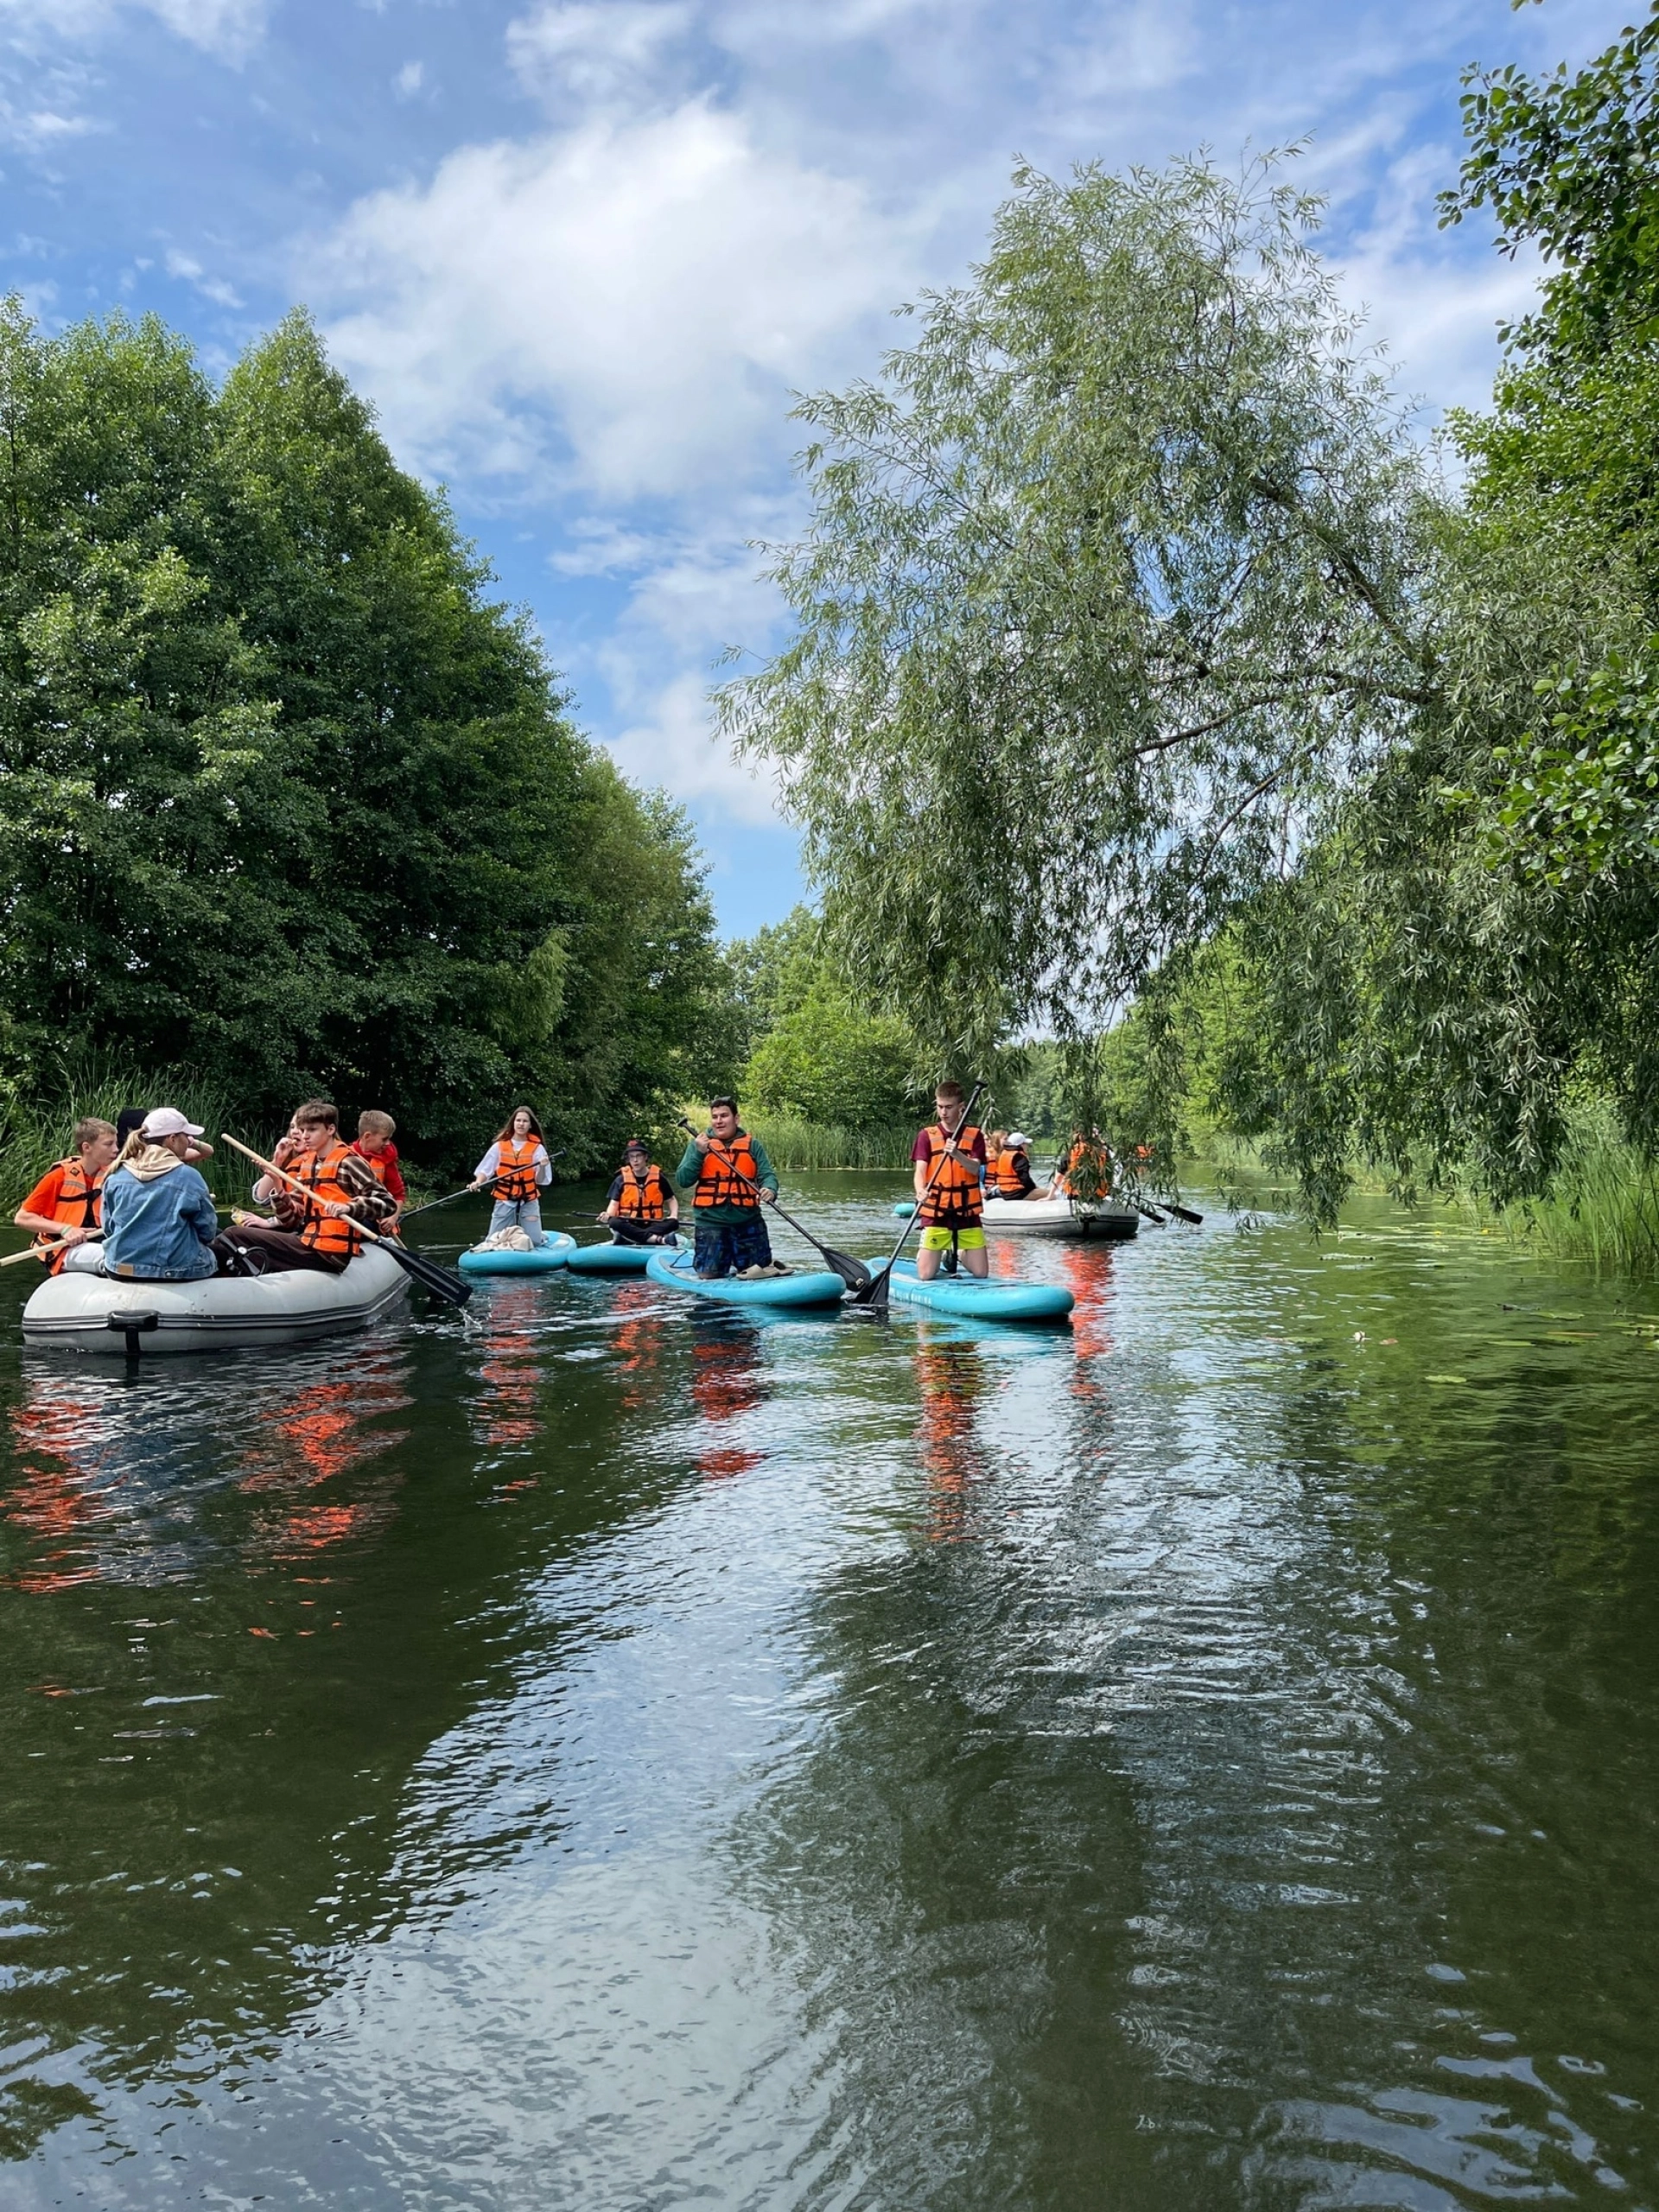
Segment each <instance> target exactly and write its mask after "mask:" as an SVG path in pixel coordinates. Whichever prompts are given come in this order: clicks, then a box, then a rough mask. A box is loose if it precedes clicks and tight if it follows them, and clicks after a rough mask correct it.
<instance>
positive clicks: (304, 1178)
mask: <svg viewBox="0 0 1659 2212" xmlns="http://www.w3.org/2000/svg"><path fill="white" fill-rule="evenodd" d="M350 1150H351V1147H350V1145H348V1144H341V1143H340V1142H339V1141H338V1140H336V1141H335V1142H334V1144H333V1145H332V1146H331V1147H329V1149H328V1150H327V1152H308V1153H306V1154H303V1155H302V1158H300V1159H298V1160H296V1161H295V1162H294V1165H293V1166H291V1167H290V1168H289V1171H288V1172H289V1174H290V1175H291V1176H293V1178H294V1179H295V1180H296V1182H299V1183H303V1184H304V1185H305V1187H306V1190H307V1191H308V1192H309V1194H310V1195H311V1196H312V1197H313V1198H315V1199H316V1200H317V1201H318V1202H319V1204H321V1205H335V1206H348V1205H352V1204H353V1202H354V1200H355V1198H356V1195H357V1194H356V1192H353V1191H348V1190H347V1189H346V1185H344V1184H343V1183H342V1182H341V1181H340V1162H341V1160H344V1159H345V1158H346V1154H348V1153H349V1152H350ZM359 1157H360V1155H359ZM300 1242H301V1243H302V1244H308V1245H309V1246H310V1248H311V1249H312V1250H313V1251H314V1252H326V1253H327V1254H328V1255H329V1256H330V1258H332V1259H336V1260H350V1259H353V1258H354V1257H355V1256H356V1255H357V1254H358V1253H359V1252H360V1251H361V1250H362V1249H363V1246H362V1240H361V1239H360V1238H359V1236H358V1234H357V1232H356V1230H354V1229H353V1226H352V1224H351V1223H350V1222H349V1221H341V1220H340V1218H339V1217H337V1216H336V1215H334V1214H327V1213H320V1212H319V1211H317V1209H316V1207H315V1206H309V1207H308V1208H307V1209H306V1223H305V1227H304V1228H303V1229H302V1230H301V1231H300Z"/></svg>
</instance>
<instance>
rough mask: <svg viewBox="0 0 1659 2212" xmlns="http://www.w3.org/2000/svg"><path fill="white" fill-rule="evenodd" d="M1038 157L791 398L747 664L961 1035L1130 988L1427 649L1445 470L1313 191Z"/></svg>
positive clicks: (872, 912)
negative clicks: (867, 348) (766, 569)
mask: <svg viewBox="0 0 1659 2212" xmlns="http://www.w3.org/2000/svg"><path fill="white" fill-rule="evenodd" d="M1016 182H1017V189H1016V192H1015V194H1014V198H1013V199H1012V200H1010V201H1009V202H1008V203H1007V205H1006V206H1005V207H1003V208H1002V210H1001V213H1000V214H999V216H998V218H997V220H996V226H995V235H994V238H993V239H992V244H991V250H990V252H989V255H988V258H987V260H986V262H985V264H984V265H983V267H982V268H981V269H980V270H978V271H977V272H976V277H975V281H974V282H973V283H972V284H971V286H969V287H968V288H967V289H963V290H960V291H956V292H951V293H948V294H945V295H944V296H938V297H933V298H931V299H930V300H929V301H928V302H926V303H925V310H924V313H923V315H922V318H921V321H922V327H921V331H920V334H919V337H918V340H917V342H916V343H915V344H914V345H913V346H911V347H910V348H908V349H906V350H903V351H899V352H895V353H892V354H891V355H890V356H889V357H888V359H887V363H886V367H885V372H884V375H883V377H882V378H881V379H880V382H879V383H875V384H864V385H856V386H855V387H854V388H853V389H852V390H850V391H848V392H846V393H843V394H840V395H834V394H825V395H821V396H819V397H817V398H815V399H813V400H810V401H809V402H808V403H807V404H805V405H804V407H803V409H802V410H801V412H802V414H803V416H804V418H805V419H806V420H807V421H808V423H810V425H811V427H812V429H813V431H814V433H815V437H814V442H813V443H812V444H811V445H810V448H808V451H807V454H806V456H805V467H806V472H807V475H808V478H809V481H810V486H811V491H812V496H813V518H812V524H811V527H810V531H809V533H808V535H807V537H805V538H804V541H803V542H802V543H800V544H798V545H797V546H795V547H793V548H791V549H789V550H786V551H785V552H784V553H783V554H782V555H781V556H779V560H778V562H777V565H776V569H775V574H776V576H777V579H778V581H779V583H780V584H781V586H782V588H783V589H784V591H785V594H786V595H787V597H788V599H789V601H790V602H791V606H792V607H793V609H794V612H795V615H796V618H797V625H798V626H797V631H796V634H795V637H794V639H793V640H792V642H791V644H790V645H788V647H787V648H786V649H785V652H783V653H782V654H780V655H779V658H777V659H776V660H775V661H773V662H772V664H771V665H770V666H769V667H767V668H766V670H765V671H762V672H761V673H760V675H758V676H756V677H752V678H748V679H747V680H744V681H742V682H740V683H734V685H732V686H731V687H729V688H728V690H727V692H726V693H725V695H724V705H725V711H726V716H727V721H728V727H729V728H730V730H731V732H732V734H734V737H735V738H736V739H737V741H739V742H740V743H741V744H742V745H744V746H747V747H749V748H751V749H753V750H755V751H759V752H763V753H766V754H768V755H770V756H771V757H772V759H773V760H776V761H777V763H778V764H779V769H780V771H781V774H782V778H783V783H784V788H785V792H786V794H787V797H788V799H789V801H790V803H791V805H792V806H793V807H794V809H795V810H796V811H797V813H798V816H799V817H800V818H801V820H802V822H803V823H804V827H805V830H806V836H807V848H808V853H809V856H810V861H811V864H812V865H813V867H814V868H815V869H816V870H817V874H818V875H819V876H820V878H821V879H822V880H823V884H824V886H825V888H826V893H827V906H826V912H827V919H828V923H829V929H830V932H831V935H832V938H833V939H834V941H835V943H836V946H837V948H838V950H839V952H840V955H841V957H842V959H843V960H844V962H845V963H846V964H847V966H848V968H849V971H850V972H851V973H853V974H854V975H855V976H857V978H858V979H859V981H860V983H861V985H862V986H864V987H865V988H868V989H870V990H872V991H874V992H875V993H876V994H878V995H880V996H881V997H883V998H885V999H887V1001H890V1002H892V1003H893V1004H895V1005H897V1006H899V1007H902V1008H903V1010H904V1011H905V1012H906V1014H907V1015H908V1016H909V1017H910V1019H912V1020H913V1021H914V1022H915V1023H916V1024H917V1025H918V1027H921V1028H923V1029H924V1031H925V1033H927V1034H928V1035H929V1036H930V1038H931V1039H933V1040H935V1041H936V1042H937V1043H938V1045H939V1046H941V1047H943V1048H945V1049H947V1050H950V1049H955V1048H958V1047H967V1048H969V1049H970V1050H972V1049H976V1048H980V1049H982V1047H983V1046H984V1044H985V1043H986V1042H987V1041H988V1039H990V1038H991V1037H994V1036H995V1034H997V1033H999V1032H1000V1031H1001V1030H1002V1029H1003V1028H1005V1027H1007V1025H1008V1024H1009V1023H1015V1024H1024V1023H1027V1022H1043V1021H1047V1022H1052V1023H1054V1024H1057V1025H1058V1026H1060V1027H1076V1026H1078V1025H1080V1024H1083V1025H1086V1024H1087V1022H1088V1021H1089V1020H1090V1019H1091V1018H1094V1017H1096V1016H1097V1015H1098V1014H1099V1013H1100V1012H1101V1010H1102V1009H1103V1008H1105V1007H1109V1006H1110V1005H1111V1004H1113V1003H1114V1002H1116V1001H1119V1000H1121V999H1122V996H1123V995H1125V994H1126V993H1128V991H1130V990H1132V989H1133V988H1135V985H1136V984H1137V983H1138V982H1140V981H1141V979H1142V978H1143V977H1144V976H1146V975H1147V972H1148V971H1149V970H1150V969H1153V968H1154V966H1155V965H1156V964H1157V963H1159V962H1160V961H1163V960H1166V959H1168V958H1169V957H1171V955H1172V953H1173V950H1175V949H1176V948H1178V947H1179V946H1181V945H1183V944H1192V943H1193V942H1195V941H1197V940H1198V939H1199V938H1202V937H1203V936H1204V935H1205V933H1207V932H1208V931H1210V930H1211V929H1212V928H1213V927H1215V926H1216V925H1217V922H1218V920H1219V919H1220V918H1222V917H1223V916H1224V914H1225V913H1226V912H1228V911H1229V910H1230V907H1231V906H1232V905H1233V904H1234V903H1235V902H1236V900H1237V899H1239V898H1240V897H1241V896H1243V895H1244V894H1245V893H1247V892H1248V891H1249V889H1250V888H1251V887H1254V886H1255V884H1257V883H1258V882H1260V881H1261V880H1262V878H1263V877H1264V875H1266V874H1270V873H1271V872H1272V871H1273V870H1274V868H1276V867H1278V866H1279V865H1280V864H1281V862H1282V861H1283V859H1284V856H1285V855H1286V854H1287V851H1288V850H1290V849H1294V845H1295V843H1296V842H1297V840H1298V838H1299V836H1300V834H1301V829H1302V823H1303V821H1304V817H1305V814H1306V808H1307V806H1308V804H1309V803H1310V800H1311V798H1312V797H1313V794H1314V793H1315V792H1316V791H1319V790H1320V789H1322V788H1325V787H1327V786H1328V785H1329V784H1330V783H1331V782H1332V780H1333V779H1334V780H1336V781H1337V782H1341V781H1342V780H1344V779H1347V778H1349V777H1351V776H1352V775H1353V774H1354V773H1356V772H1358V771H1359V770H1360V769H1361V768H1362V767H1363V765H1364V763H1365V762H1366V761H1367V760H1369V759H1370V758H1371V757H1373V755H1374V754H1375V753H1376V750H1377V749H1378V748H1379V747H1384V746H1386V745H1387V744H1389V742H1391V741H1393V740H1395V738H1397V737H1398V735H1399V734H1401V733H1402V731H1403V729H1404V728H1405V727H1406V725H1407V722H1408V717H1409V715H1411V714H1412V712H1413V711H1414V709H1416V708H1417V707H1418V706H1419V705H1420V704H1421V702H1422V701H1423V700H1424V699H1425V697H1427V696H1429V694H1430V692H1431V690H1432V689H1433V684H1434V682H1435V677H1434V664H1433V646H1432V641H1431V640H1430V639H1429V638H1428V637H1427V633H1426V631H1425V626H1424V623H1423V620H1422V617H1421V611H1420V608H1419V606H1418V594H1419V592H1420V588H1421V578H1422V574H1423V569H1424V563H1425V558H1426V548H1425V538H1426V523H1427V513H1428V510H1429V509H1430V507H1431V505H1432V502H1431V500H1430V497H1429V493H1428V491H1427V486H1426V484H1425V480H1424V479H1423V476H1422V474H1421V470H1420V468H1419V467H1418V465H1417V462H1416V461H1415V458H1414V453H1413V451H1412V449H1411V448H1409V447H1408V444H1407V443H1406V442H1405V441H1404V439H1403V437H1402V431H1401V426H1400V423H1399V421H1398V419H1397V416H1396V412H1395V409H1394V406H1393V404H1392V403H1391V401H1390V398H1389V393H1388V388H1387V385H1386V384H1385V382H1384V380H1383V378H1382V377H1381V376H1380V375H1379V374H1378V373H1377V372H1376V370H1375V368H1374V367H1373V365H1370V363H1369V362H1368V361H1367V360H1366V359H1363V356H1362V355H1361V354H1360V353H1358V351H1357V347H1356V345H1355V342H1354V339H1355V334H1354V330H1353V327H1352V325H1351V322H1350V321H1348V319H1346V318H1345V317H1344V315H1342V314H1341V313H1340V312H1339V311H1338V308H1337V306H1336V303H1335V301H1334V298H1333V296H1332V289H1331V286H1330V283H1329V282H1328V280H1327V278H1326V277H1325V274H1324V272H1323V271H1322V270H1321V269H1320V267H1319V263H1318V261H1317V259H1316V258H1315V257H1314V256H1313V252H1312V250H1311V247H1310V244H1309V235H1310V232H1311V231H1312V228H1313V224H1314V221H1315V217H1316V210H1315V208H1314V207H1313V203H1312V202H1311V201H1309V200H1306V198H1304V197H1301V196H1300V195H1298V194H1295V193H1294V191H1293V190H1292V189H1291V188H1289V187H1288V186H1287V184H1285V183H1284V182H1282V181H1281V180H1280V179H1279V177H1278V176H1277V175H1276V173H1275V172H1274V169H1273V168H1271V167H1270V166H1265V167H1264V168H1262V169H1259V170H1257V171H1255V172H1254V173H1252V174H1251V175H1249V177H1248V178H1247V179H1246V180H1245V181H1243V182H1242V183H1236V182H1230V181H1227V180H1225V179H1224V178H1222V177H1220V176H1219V175H1217V174H1216V173H1215V172H1214V171H1213V170H1211V168H1208V167H1206V166H1204V165H1202V164H1194V163H1183V164H1180V165H1178V166H1177V167H1175V168H1173V169H1171V170H1169V171H1168V172H1166V173H1164V174H1160V175H1149V174H1147V173H1144V172H1136V173H1135V174H1133V175H1129V176H1128V177H1114V176H1109V175H1104V174H1103V173H1102V172H1100V171H1098V170H1095V169H1088V170H1084V171H1082V172H1080V173H1079V174H1078V175H1077V176H1076V177H1075V178H1074V179H1073V180H1072V181H1071V182H1070V183H1067V184H1058V183H1055V182H1052V181H1050V180H1048V179H1046V178H1044V177H1041V176H1039V175H1035V174H1033V173H1032V172H1029V171H1026V172H1021V174H1020V176H1019V177H1018V179H1017V181H1016Z"/></svg>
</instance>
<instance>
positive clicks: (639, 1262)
mask: <svg viewBox="0 0 1659 2212" xmlns="http://www.w3.org/2000/svg"><path fill="white" fill-rule="evenodd" d="M679 1249H680V1248H679V1246H678V1245H677V1244H579V1245H578V1246H577V1248H576V1249H575V1251H574V1252H571V1253H569V1254H568V1255H566V1259H565V1268H566V1271H567V1273H569V1274H573V1275H642V1274H644V1273H645V1268H646V1267H647V1266H648V1265H649V1263H650V1260H651V1255H652V1253H653V1252H677V1251H678V1250H679Z"/></svg>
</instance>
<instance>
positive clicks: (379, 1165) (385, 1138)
mask: <svg viewBox="0 0 1659 2212" xmlns="http://www.w3.org/2000/svg"><path fill="white" fill-rule="evenodd" d="M396 1135H397V1122H394V1121H393V1120H392V1118H391V1115H390V1114H383V1113H382V1112H381V1111H380V1109H379V1108H378V1106H369V1107H365V1109H364V1110H363V1112H362V1113H360V1114H359V1116H358V1117H357V1142H356V1143H355V1144H354V1145H353V1147H352V1150H353V1152H356V1153H360V1154H362V1156H363V1157H364V1159H365V1160H367V1161H368V1163H369V1165H370V1166H371V1167H372V1168H373V1170H374V1172H375V1173H376V1175H377V1176H378V1178H379V1179H380V1181H381V1182H383V1183H384V1184H385V1186H386V1188H387V1189H388V1190H389V1191H390V1192H391V1196H392V1201H393V1203H394V1205H396V1206H397V1212H398V1213H401V1212H402V1211H403V1210H404V1201H405V1200H406V1199H407V1198H408V1197H409V1187H408V1185H406V1184H405V1182H404V1176H403V1170H402V1169H401V1168H400V1167H399V1166H398V1165H397V1146H396V1145H395V1144H394V1143H393V1142H392V1139H393V1137H395V1136H396ZM280 1164H281V1163H279V1165H280ZM391 1219H392V1220H393V1221H396V1219H397V1214H394V1215H392V1216H391Z"/></svg>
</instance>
